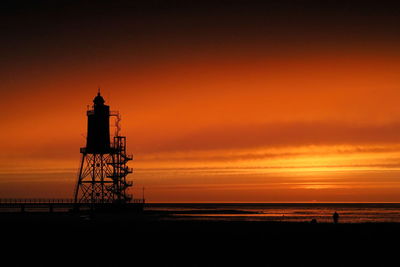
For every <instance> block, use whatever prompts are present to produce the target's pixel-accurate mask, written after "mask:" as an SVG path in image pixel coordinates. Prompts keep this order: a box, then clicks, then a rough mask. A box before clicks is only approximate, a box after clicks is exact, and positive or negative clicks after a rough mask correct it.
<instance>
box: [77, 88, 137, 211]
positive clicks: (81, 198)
mask: <svg viewBox="0 0 400 267" xmlns="http://www.w3.org/2000/svg"><path fill="white" fill-rule="evenodd" d="M93 103H94V104H93V107H92V109H90V110H88V111H87V117H88V131H87V138H86V147H83V148H81V149H80V152H81V154H82V160H81V164H80V168H79V175H78V182H77V184H76V188H75V193H74V199H75V203H77V204H79V203H99V204H101V203H116V204H125V203H129V202H130V201H131V200H132V196H131V195H129V194H128V192H127V191H128V188H129V187H131V186H132V182H131V181H127V180H126V177H127V175H128V174H129V173H132V169H130V168H128V166H127V165H126V163H127V162H128V161H130V160H132V156H128V155H127V154H126V137H125V136H120V135H119V130H120V126H119V121H120V116H119V113H118V112H110V107H109V106H107V105H104V103H105V101H104V99H103V97H102V96H101V95H100V90H99V93H98V94H97V96H96V97H95V98H94V100H93ZM111 116H115V121H116V123H115V124H116V131H115V135H114V137H113V141H112V142H110V117H111Z"/></svg>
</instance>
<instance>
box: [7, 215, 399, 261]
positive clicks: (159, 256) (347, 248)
mask: <svg viewBox="0 0 400 267" xmlns="http://www.w3.org/2000/svg"><path fill="white" fill-rule="evenodd" d="M0 220H1V228H0V231H1V243H2V250H1V251H2V254H1V259H2V261H3V263H5V262H7V261H8V260H10V259H11V260H12V261H11V262H10V263H13V264H2V265H1V266H44V265H52V266H63V265H67V266H333V265H334V266H369V265H372V266H397V265H398V264H399V263H398V262H399V258H400V257H399V256H400V252H399V249H400V248H399V242H400V240H399V239H400V224H388V223H382V224H339V225H333V224H311V223H308V222H307V223H282V222H275V223H274V222H243V221H242V222H215V221H214V222H213V221H170V220H167V221H165V220H160V218H159V217H158V216H157V215H155V214H152V215H145V216H128V215H120V214H102V215H96V216H94V217H93V218H90V217H89V216H81V215H68V214H39V213H35V214H0Z"/></svg>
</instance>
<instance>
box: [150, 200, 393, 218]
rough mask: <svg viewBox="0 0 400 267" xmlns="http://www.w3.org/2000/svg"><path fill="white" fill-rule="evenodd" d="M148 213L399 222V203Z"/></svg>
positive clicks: (190, 207) (171, 207)
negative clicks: (334, 216)
mask: <svg viewBox="0 0 400 267" xmlns="http://www.w3.org/2000/svg"><path fill="white" fill-rule="evenodd" d="M147 210H152V211H163V212H167V213H169V214H170V215H171V216H169V217H168V219H172V220H188V219H190V220H193V219H195V220H226V221H243V220H245V221H286V222H306V221H311V220H312V219H316V220H317V221H318V222H329V223H331V222H332V221H333V219H332V215H333V213H334V212H335V211H337V212H338V213H339V215H340V218H339V221H340V222H344V223H364V222H400V204H399V203H382V204H376V203H374V204H371V203H368V204H353V203H351V204H342V203H341V204H330V203H329V204H321V203H318V204H297V203H296V204H148V206H147Z"/></svg>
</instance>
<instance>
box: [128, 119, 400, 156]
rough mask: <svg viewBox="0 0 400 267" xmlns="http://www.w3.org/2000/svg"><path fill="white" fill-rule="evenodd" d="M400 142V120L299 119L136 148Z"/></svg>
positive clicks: (214, 131)
mask: <svg viewBox="0 0 400 267" xmlns="http://www.w3.org/2000/svg"><path fill="white" fill-rule="evenodd" d="M396 143H400V123H399V122H396V123H392V124H385V125H365V124H350V123H340V122H337V123H331V122H295V123H275V124H273V123H270V124H265V125H246V126H231V127H221V128H212V129H205V130H203V131H197V132H193V133H192V134H188V135H185V136H180V137H176V138H174V139H170V140H158V141H157V142H155V143H151V144H149V143H147V144H146V143H142V144H139V145H138V146H137V147H136V149H138V150H139V151H140V152H166V151H192V150H216V149H225V150H226V149H243V148H256V147H282V146H303V145H362V144H396Z"/></svg>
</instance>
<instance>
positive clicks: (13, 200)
mask: <svg viewBox="0 0 400 267" xmlns="http://www.w3.org/2000/svg"><path fill="white" fill-rule="evenodd" d="M144 202H145V200H144V199H141V198H137V199H131V201H129V202H128V203H135V204H141V203H144ZM74 203H75V201H74V199H72V198H0V204H74ZM102 203H104V204H110V203H114V201H113V200H98V201H91V200H85V201H80V202H79V203H77V204H102Z"/></svg>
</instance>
